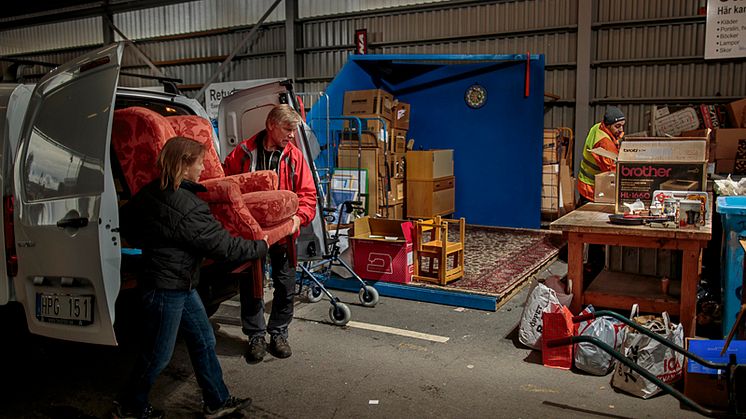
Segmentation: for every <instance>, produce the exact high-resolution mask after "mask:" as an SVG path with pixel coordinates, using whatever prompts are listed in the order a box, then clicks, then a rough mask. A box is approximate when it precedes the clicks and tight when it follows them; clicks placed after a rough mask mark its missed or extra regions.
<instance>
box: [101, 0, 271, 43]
mask: <svg viewBox="0 0 746 419" xmlns="http://www.w3.org/2000/svg"><path fill="white" fill-rule="evenodd" d="M272 3H274V0H252V1H246V0H199V1H191V2H185V3H179V4H173V5H168V6H161V7H152V8H149V9H141V10H135V11H131V12H125V13H119V14H116V15H115V16H114V24H115V25H116V26H117V27H118V28H119V29H120V30H121V31H122V33H124V34H125V35H126V36H127V37H128V38H129V39H132V40H137V39H148V38H155V37H159V36H168V35H179V34H186V33H193V32H202V31H209V30H212V29H221V28H232V27H236V26H245V25H252V24H254V23H256V22H257V21H258V20H259V18H260V17H261V16H262V15H263V14H264V12H266V11H267V10H268V9H269V6H271V5H272ZM281 20H285V9H284V8H282V7H277V8H276V9H275V10H274V11H273V12H272V13H271V14H270V15H269V17H268V18H267V20H266V21H265V22H277V21H281Z"/></svg>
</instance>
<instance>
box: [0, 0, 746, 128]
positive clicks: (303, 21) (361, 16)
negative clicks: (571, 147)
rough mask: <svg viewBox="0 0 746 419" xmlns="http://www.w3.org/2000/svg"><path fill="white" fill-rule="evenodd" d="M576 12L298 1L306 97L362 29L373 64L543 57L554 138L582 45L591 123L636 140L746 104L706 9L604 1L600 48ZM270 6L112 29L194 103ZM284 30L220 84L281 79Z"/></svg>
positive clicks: (12, 48) (127, 21) (29, 32)
mask: <svg viewBox="0 0 746 419" xmlns="http://www.w3.org/2000/svg"><path fill="white" fill-rule="evenodd" d="M286 1H287V0H286ZM579 1H581V0H509V1H508V0H498V1H406V0H356V1H344V0H298V2H297V5H298V13H297V15H298V17H299V19H298V21H297V24H296V26H295V28H296V29H295V31H296V36H295V39H296V45H295V51H296V56H295V60H294V61H295V66H296V68H295V74H296V79H297V90H298V91H302V92H310V93H316V92H319V91H323V90H324V88H325V87H326V85H327V83H328V82H329V81H330V80H331V79H332V78H333V77H334V75H335V74H336V73H337V72H338V71H339V69H340V68H341V67H342V66H343V65H344V63H345V62H346V61H347V56H348V55H349V54H350V53H351V52H352V50H353V39H352V38H353V34H354V32H355V30H356V29H360V28H365V29H367V30H368V41H369V52H370V53H372V54H511V53H525V52H526V51H530V52H531V53H540V54H545V57H546V61H545V62H546V73H545V89H546V92H547V93H548V94H550V95H551V98H550V97H549V96H548V97H547V102H546V106H545V118H544V123H545V126H547V127H556V126H569V127H574V123H575V109H576V103H575V96H576V89H577V87H578V86H577V80H576V78H577V74H585V73H586V70H585V69H583V72H580V73H579V72H578V69H577V62H578V57H577V54H578V52H577V51H578V46H579V45H581V44H583V43H590V51H591V56H590V57H589V58H590V69H589V70H590V72H589V75H590V77H589V78H588V80H582V82H583V83H588V86H589V88H590V103H589V105H590V111H589V113H590V114H591V115H590V118H591V120H597V119H598V118H600V116H601V115H602V114H603V112H604V109H605V107H606V106H607V105H609V104H615V105H619V106H621V108H622V109H623V110H624V111H625V112H626V113H627V115H628V132H635V131H640V130H643V129H645V127H646V125H647V117H646V112H647V111H648V109H649V106H650V105H651V104H657V105H665V104H671V105H682V104H687V103H693V104H696V103H715V102H718V101H719V102H727V101H728V100H730V99H731V98H736V97H744V96H746V78H744V77H743V76H742V74H744V70H746V69H745V68H744V65H745V64H744V63H745V62H746V60H744V59H737V60H717V61H705V60H704V59H703V52H704V30H705V18H704V16H703V15H702V11H703V7H704V6H705V5H706V1H705V0H597V1H596V0H594V1H593V2H591V4H592V5H593V10H592V24H591V28H590V33H591V38H590V39H578V33H579V30H578V29H579V28H578V14H579V10H578V7H579V6H578V4H579ZM272 3H273V1H272V0H259V1H245V0H199V1H188V2H184V3H180V4H172V5H168V6H159V7H153V8H149V9H142V10H134V11H124V12H120V13H116V14H114V16H113V20H114V22H115V24H116V25H117V26H118V27H119V28H120V29H121V30H122V32H123V33H124V34H125V35H126V36H128V37H129V38H131V39H135V40H137V44H138V45H139V46H140V48H142V50H143V51H145V53H146V54H147V55H148V56H150V57H151V58H152V59H153V60H154V61H155V62H156V63H157V64H158V65H159V67H160V68H162V69H163V71H164V72H165V73H166V74H167V75H169V76H171V77H176V78H180V79H182V80H183V87H184V88H185V91H187V92H190V91H191V92H194V91H195V90H196V89H197V88H199V85H200V83H202V82H203V81H204V80H205V79H207V77H209V75H210V74H212V72H213V71H214V70H215V69H216V68H217V66H218V65H219V63H220V62H221V61H222V60H223V59H224V58H225V57H226V56H227V55H228V54H229V53H230V51H231V50H232V49H233V46H234V45H236V44H237V43H238V41H239V40H240V39H241V38H242V37H243V36H245V34H246V32H247V31H248V30H250V29H251V27H252V26H251V25H252V24H253V23H255V22H256V21H257V20H258V19H259V17H260V16H261V15H262V14H264V12H265V11H266V10H267V9H268V8H269V6H270V5H271V4H272ZM284 16H285V5H284V2H283V3H281V4H280V6H279V7H278V8H277V9H276V10H275V11H274V12H273V13H272V14H271V15H270V17H269V22H270V23H269V24H266V25H265V26H264V27H263V29H262V30H261V31H260V33H259V36H258V37H257V38H256V40H255V42H254V43H253V44H252V45H250V46H248V47H246V48H244V49H243V50H242V51H240V52H239V54H238V56H237V57H236V60H235V62H234V63H233V64H232V65H231V66H230V71H229V72H227V73H226V74H224V75H223V76H222V77H221V78H220V79H219V81H227V80H243V79H253V78H267V77H284V76H285V75H286V74H287V72H286V69H285V65H286V64H285V63H286V60H285V53H286V51H285V48H286V46H285V42H286V33H285V24H284V22H283V19H284ZM102 32H103V26H102V22H101V18H90V19H83V20H77V21H68V22H60V23H51V24H46V25H37V26H30V27H23V28H14V29H9V30H6V31H4V32H0V54H2V55H13V56H15V57H21V58H32V59H36V60H40V61H45V62H51V63H61V62H64V61H67V60H69V59H71V58H73V57H75V56H76V55H78V54H80V53H82V52H85V51H87V50H89V49H91V48H93V47H94V46H96V45H99V44H101V43H102V42H103V36H102ZM21 40H22V41H23V42H21ZM29 40H31V41H29ZM2 65H3V69H5V68H6V67H7V63H6V64H2ZM125 66H126V67H127V68H126V69H125V71H127V72H130V73H143V74H149V73H150V70H149V69H148V68H147V67H146V66H144V64H143V63H142V62H140V61H139V60H138V59H136V57H135V56H134V55H128V56H127V58H126V59H125ZM45 71H47V68H45V67H42V66H26V67H24V68H23V70H22V74H23V75H25V76H26V77H27V79H28V80H35V79H36V78H38V77H39V75H40V74H43V73H44V72H45ZM122 80H123V82H124V83H126V84H128V85H133V86H142V85H152V84H154V82H152V81H147V80H141V79H136V78H132V77H123V79H122ZM311 101H313V100H311ZM581 108H582V109H585V106H583V107H581ZM586 128H587V127H584V128H583V129H582V130H584V129H586ZM584 134H585V133H584V132H582V133H578V136H584Z"/></svg>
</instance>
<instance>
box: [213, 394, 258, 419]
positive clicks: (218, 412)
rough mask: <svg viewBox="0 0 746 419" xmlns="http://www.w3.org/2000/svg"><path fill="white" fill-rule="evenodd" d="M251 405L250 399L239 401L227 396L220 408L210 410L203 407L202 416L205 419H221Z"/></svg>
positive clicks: (236, 398)
mask: <svg viewBox="0 0 746 419" xmlns="http://www.w3.org/2000/svg"><path fill="white" fill-rule="evenodd" d="M250 404H251V399H250V398H248V397H247V398H245V399H239V398H238V397H233V396H228V400H226V401H225V402H224V403H223V405H222V406H220V407H218V408H215V409H210V408H209V407H207V406H205V409H204V414H205V418H206V419H215V418H222V417H223V416H227V415H230V414H231V413H233V412H236V411H239V410H243V409H245V408H247V407H248V406H249V405H250Z"/></svg>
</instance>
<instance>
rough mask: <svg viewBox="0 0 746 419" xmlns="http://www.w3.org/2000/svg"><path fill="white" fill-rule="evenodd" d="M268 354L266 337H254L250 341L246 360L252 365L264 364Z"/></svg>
mask: <svg viewBox="0 0 746 419" xmlns="http://www.w3.org/2000/svg"><path fill="white" fill-rule="evenodd" d="M266 354H267V341H266V340H264V336H254V337H252V338H250V339H249V350H248V351H247V352H246V360H247V361H248V362H250V363H252V364H256V363H259V362H262V360H263V359H264V355H266Z"/></svg>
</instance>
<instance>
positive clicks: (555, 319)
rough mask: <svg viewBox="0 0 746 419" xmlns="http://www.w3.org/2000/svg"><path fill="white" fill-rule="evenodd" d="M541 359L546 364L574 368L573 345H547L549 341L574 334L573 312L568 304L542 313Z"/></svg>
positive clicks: (554, 366)
mask: <svg viewBox="0 0 746 419" xmlns="http://www.w3.org/2000/svg"><path fill="white" fill-rule="evenodd" d="M541 319H542V323H543V328H542V331H541V360H542V363H543V364H544V366H546V367H551V368H561V369H564V370H569V369H570V368H572V347H573V345H565V346H558V347H556V348H549V347H547V342H548V341H550V340H554V339H559V338H566V337H570V336H572V335H573V329H574V328H573V323H572V313H571V312H570V309H568V308H567V307H566V306H562V308H561V309H560V311H557V312H554V313H544V314H542V318H541Z"/></svg>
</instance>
